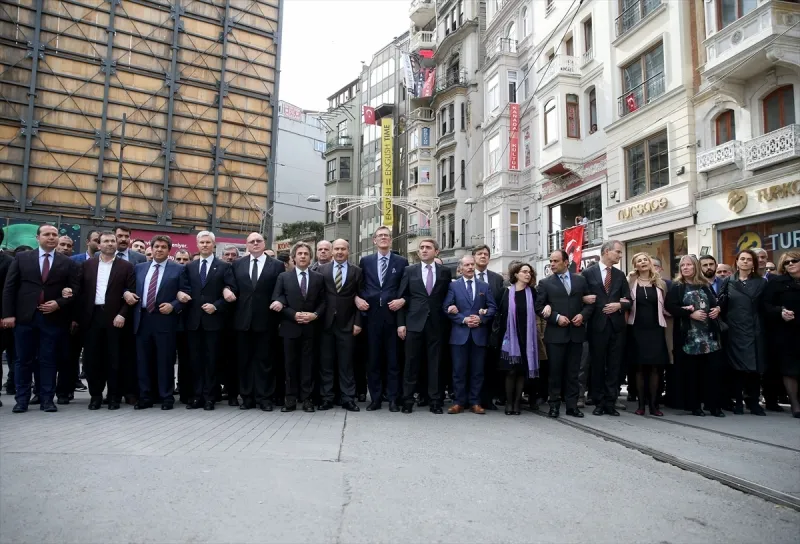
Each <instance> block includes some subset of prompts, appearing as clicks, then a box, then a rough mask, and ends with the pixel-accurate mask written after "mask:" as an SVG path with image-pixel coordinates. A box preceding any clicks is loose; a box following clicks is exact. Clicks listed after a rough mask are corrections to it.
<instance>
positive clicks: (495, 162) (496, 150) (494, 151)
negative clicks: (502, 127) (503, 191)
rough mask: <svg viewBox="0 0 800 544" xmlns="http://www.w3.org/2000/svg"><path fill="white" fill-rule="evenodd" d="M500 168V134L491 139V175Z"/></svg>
mask: <svg viewBox="0 0 800 544" xmlns="http://www.w3.org/2000/svg"><path fill="white" fill-rule="evenodd" d="M498 166H500V134H495V135H494V136H492V137H491V138H489V174H494V173H495V172H496V171H497V168H498Z"/></svg>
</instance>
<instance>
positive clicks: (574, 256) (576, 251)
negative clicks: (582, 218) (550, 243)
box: [564, 225, 586, 274]
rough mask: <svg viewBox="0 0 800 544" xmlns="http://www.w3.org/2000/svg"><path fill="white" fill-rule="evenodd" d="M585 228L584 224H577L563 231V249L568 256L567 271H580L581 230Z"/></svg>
mask: <svg viewBox="0 0 800 544" xmlns="http://www.w3.org/2000/svg"><path fill="white" fill-rule="evenodd" d="M585 228H586V227H585V225H578V226H576V227H572V228H570V229H567V230H565V231H564V251H566V252H567V255H568V256H569V271H570V272H574V273H575V274H577V273H579V272H580V271H581V258H582V257H583V232H584V230H585Z"/></svg>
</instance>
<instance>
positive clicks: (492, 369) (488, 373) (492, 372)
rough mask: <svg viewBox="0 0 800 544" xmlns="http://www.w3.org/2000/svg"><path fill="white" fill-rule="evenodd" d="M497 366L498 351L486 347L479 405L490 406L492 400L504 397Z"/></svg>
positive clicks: (498, 361) (498, 364) (502, 384)
mask: <svg viewBox="0 0 800 544" xmlns="http://www.w3.org/2000/svg"><path fill="white" fill-rule="evenodd" d="M499 366H500V350H499V349H497V348H496V347H495V346H487V347H486V358H485V360H484V369H483V387H482V388H481V404H483V405H484V406H488V405H489V404H491V403H492V402H493V401H494V399H502V398H503V397H505V385H504V381H503V380H505V378H503V379H502V380H501V373H500V370H499ZM451 376H452V374H451ZM451 391H452V388H451Z"/></svg>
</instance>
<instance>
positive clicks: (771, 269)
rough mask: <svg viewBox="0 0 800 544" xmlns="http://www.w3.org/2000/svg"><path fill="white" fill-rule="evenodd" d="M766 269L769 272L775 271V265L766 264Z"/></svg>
mask: <svg viewBox="0 0 800 544" xmlns="http://www.w3.org/2000/svg"><path fill="white" fill-rule="evenodd" d="M767 270H769V271H770V272H775V267H774V266H768V267H767Z"/></svg>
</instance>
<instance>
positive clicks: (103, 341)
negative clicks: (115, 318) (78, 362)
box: [83, 306, 123, 402]
mask: <svg viewBox="0 0 800 544" xmlns="http://www.w3.org/2000/svg"><path fill="white" fill-rule="evenodd" d="M89 323H90V324H89V328H88V329H86V330H84V331H83V337H84V340H85V342H86V347H85V348H84V352H83V357H84V363H83V364H84V366H85V367H86V379H87V381H88V382H89V394H90V395H91V396H92V397H101V396H102V395H103V390H104V389H105V388H106V387H108V398H109V399H111V400H114V401H116V402H119V401H120V399H121V398H122V373H121V372H120V369H121V362H120V361H121V353H120V351H121V347H120V337H121V335H122V331H123V329H118V328H116V327H114V326H113V325H108V324H106V322H105V315H104V312H103V311H102V309H101V307H99V306H95V309H94V312H93V313H92V317H91V320H90V321H89Z"/></svg>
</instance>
